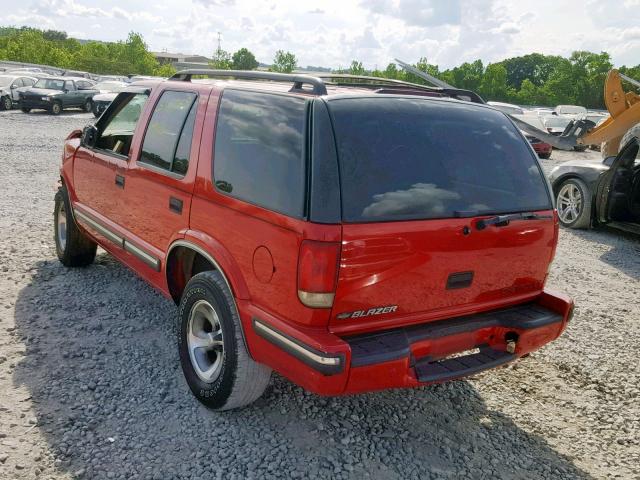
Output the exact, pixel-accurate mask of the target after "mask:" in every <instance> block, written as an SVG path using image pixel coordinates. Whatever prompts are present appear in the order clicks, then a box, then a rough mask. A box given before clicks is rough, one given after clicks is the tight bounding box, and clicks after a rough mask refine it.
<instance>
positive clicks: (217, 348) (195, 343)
mask: <svg viewBox="0 0 640 480" xmlns="http://www.w3.org/2000/svg"><path fill="white" fill-rule="evenodd" d="M187 347H188V349H189V357H190V359H191V365H192V366H193V369H194V370H195V372H196V375H198V377H199V378H200V380H202V381H203V382H205V383H213V382H215V381H216V380H217V378H218V377H219V376H220V372H221V370H222V363H223V360H224V341H223V334H222V325H221V323H220V318H219V317H218V314H217V312H216V311H215V309H214V308H213V306H212V305H211V304H210V303H209V302H208V301H206V300H199V301H197V302H196V303H194V304H193V307H191V312H190V313H189V323H188V325H187Z"/></svg>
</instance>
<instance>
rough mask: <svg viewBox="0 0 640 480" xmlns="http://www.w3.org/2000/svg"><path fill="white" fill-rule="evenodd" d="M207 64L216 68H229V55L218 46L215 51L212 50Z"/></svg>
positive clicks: (230, 64)
mask: <svg viewBox="0 0 640 480" xmlns="http://www.w3.org/2000/svg"><path fill="white" fill-rule="evenodd" d="M209 65H210V66H211V67H212V68H215V69H217V70H231V67H232V63H231V55H230V54H229V52H227V51H226V50H223V49H222V48H220V47H218V48H216V51H215V52H213V58H212V59H211V61H210V62H209Z"/></svg>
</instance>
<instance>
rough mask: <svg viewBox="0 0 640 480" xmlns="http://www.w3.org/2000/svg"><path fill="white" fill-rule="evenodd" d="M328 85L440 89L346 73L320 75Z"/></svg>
mask: <svg viewBox="0 0 640 480" xmlns="http://www.w3.org/2000/svg"><path fill="white" fill-rule="evenodd" d="M318 77H319V78H320V79H322V80H323V81H324V82H326V83H334V84H336V85H350V86H352V85H353V86H355V85H360V86H362V87H371V86H373V87H375V86H380V85H385V86H389V87H391V86H396V87H404V88H407V87H409V88H416V89H420V90H430V91H437V90H439V88H438V87H432V86H429V85H420V84H419V83H411V82H405V81H403V80H396V79H394V78H384V77H371V76H366V75H349V74H344V73H323V74H320V75H318Z"/></svg>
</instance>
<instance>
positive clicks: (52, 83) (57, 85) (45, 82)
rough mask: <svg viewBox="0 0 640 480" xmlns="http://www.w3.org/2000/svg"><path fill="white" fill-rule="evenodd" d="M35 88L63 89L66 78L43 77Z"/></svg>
mask: <svg viewBox="0 0 640 480" xmlns="http://www.w3.org/2000/svg"><path fill="white" fill-rule="evenodd" d="M34 87H35V88H46V89H47V90H62V89H63V88H64V80H57V79H55V78H41V79H40V80H38V81H37V82H36V84H35V85H34Z"/></svg>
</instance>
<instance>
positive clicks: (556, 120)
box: [544, 116, 571, 128]
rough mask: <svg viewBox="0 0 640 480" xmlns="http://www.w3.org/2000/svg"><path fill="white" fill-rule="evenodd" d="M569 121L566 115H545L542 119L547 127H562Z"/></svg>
mask: <svg viewBox="0 0 640 480" xmlns="http://www.w3.org/2000/svg"><path fill="white" fill-rule="evenodd" d="M570 121H571V119H570V118H567V117H555V116H554V117H547V118H545V119H544V126H545V127H547V128H564V127H566V126H567V125H569V122H570Z"/></svg>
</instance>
